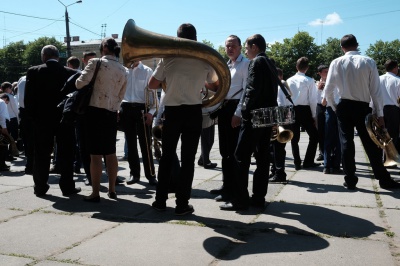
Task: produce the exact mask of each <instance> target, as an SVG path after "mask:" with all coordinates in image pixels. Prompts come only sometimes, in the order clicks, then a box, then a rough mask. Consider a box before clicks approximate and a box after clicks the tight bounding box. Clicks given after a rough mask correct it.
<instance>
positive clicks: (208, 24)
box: [0, 0, 400, 52]
mask: <svg viewBox="0 0 400 266" xmlns="http://www.w3.org/2000/svg"><path fill="white" fill-rule="evenodd" d="M60 1H61V2H63V3H64V5H69V4H72V3H74V2H76V0H60ZM64 12H65V8H64V6H63V5H62V4H61V3H60V2H59V1H58V0H33V1H32V0H12V1H7V4H3V5H1V7H0V37H1V40H2V42H1V43H0V47H3V46H4V45H6V44H8V43H10V42H16V41H20V40H23V41H24V42H26V43H27V42H29V41H33V40H35V39H37V38H39V37H41V36H49V37H55V38H56V39H57V40H59V41H63V37H64V36H65V20H64V19H65V18H64ZM12 13H13V14H12ZM68 13H69V17H70V21H71V23H70V34H71V36H80V39H81V40H90V39H99V38H101V34H102V33H104V32H105V34H106V36H111V34H113V33H117V34H119V36H120V37H121V35H122V31H123V28H124V26H125V23H126V21H127V20H128V19H134V20H135V21H136V24H137V25H138V26H139V27H141V28H144V29H146V30H149V31H152V32H156V33H160V34H165V35H171V36H175V35H176V29H177V28H178V26H179V25H180V24H182V23H185V22H189V23H192V24H193V25H194V26H195V27H196V29H197V38H198V40H199V41H201V40H208V41H210V42H211V43H213V44H214V47H215V48H217V47H218V46H219V45H223V44H224V40H225V38H226V37H227V36H228V35H230V34H236V35H238V36H239V37H240V38H241V39H242V41H244V40H245V39H246V38H247V37H248V36H250V35H252V34H255V33H259V34H262V35H263V36H264V37H265V39H266V40H267V42H269V43H273V42H275V41H282V40H283V39H284V38H292V37H293V36H294V35H295V34H296V33H297V32H298V31H299V30H300V31H306V32H308V33H309V34H310V35H311V36H312V37H314V38H315V43H317V44H321V43H324V42H325V40H326V38H328V37H333V38H341V37H342V36H343V35H345V34H348V33H352V34H354V35H355V36H356V37H357V39H358V42H359V44H360V49H361V52H365V50H366V49H367V48H368V47H369V45H370V44H374V43H375V42H376V41H377V40H383V41H393V40H395V39H398V38H400V34H399V33H400V28H399V18H400V1H399V0H391V1H389V0H334V1H322V0H319V1H311V0H303V1H293V0H289V1H285V0H281V1H268V0H253V1H249V2H247V1H222V0H221V1H218V0H214V1H210V0H202V1H187V0H186V1H178V0H170V1H165V0H144V1H143V0H141V1H137V0H112V1H108V0H107V1H104V0H83V2H82V3H80V4H73V5H71V6H69V7H68ZM21 15H22V16H21ZM104 25H106V27H104ZM102 26H103V27H102Z"/></svg>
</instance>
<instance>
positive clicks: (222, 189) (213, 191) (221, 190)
mask: <svg viewBox="0 0 400 266" xmlns="http://www.w3.org/2000/svg"><path fill="white" fill-rule="evenodd" d="M223 191H224V186H221V187H220V188H216V189H211V190H210V193H211V194H218V195H221V194H222V192H223Z"/></svg>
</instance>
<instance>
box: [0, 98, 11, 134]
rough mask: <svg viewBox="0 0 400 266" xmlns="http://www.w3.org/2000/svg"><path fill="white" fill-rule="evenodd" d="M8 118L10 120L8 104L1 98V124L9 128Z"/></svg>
mask: <svg viewBox="0 0 400 266" xmlns="http://www.w3.org/2000/svg"><path fill="white" fill-rule="evenodd" d="M6 120H10V117H9V116H8V111H7V104H6V102H5V101H3V100H2V99H0V126H1V127H2V128H7V125H6Z"/></svg>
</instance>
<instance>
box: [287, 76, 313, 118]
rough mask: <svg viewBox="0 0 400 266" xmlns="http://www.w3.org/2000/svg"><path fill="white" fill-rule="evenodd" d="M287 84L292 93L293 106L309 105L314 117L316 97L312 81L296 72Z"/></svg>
mask: <svg viewBox="0 0 400 266" xmlns="http://www.w3.org/2000/svg"><path fill="white" fill-rule="evenodd" d="M287 84H288V85H289V88H290V90H291V92H292V100H293V103H294V105H309V106H310V108H311V113H312V116H313V117H316V108H317V96H316V90H317V88H316V86H315V81H314V79H312V78H310V77H308V76H306V74H304V73H301V72H297V73H296V74H295V75H294V76H292V77H290V78H289V79H288V80H287Z"/></svg>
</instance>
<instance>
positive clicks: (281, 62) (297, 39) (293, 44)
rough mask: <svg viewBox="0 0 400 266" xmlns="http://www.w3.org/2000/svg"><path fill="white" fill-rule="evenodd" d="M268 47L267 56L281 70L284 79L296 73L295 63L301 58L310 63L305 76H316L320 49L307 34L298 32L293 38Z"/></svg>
mask: <svg viewBox="0 0 400 266" xmlns="http://www.w3.org/2000/svg"><path fill="white" fill-rule="evenodd" d="M269 47H270V49H269V51H267V55H268V56H269V57H271V58H273V59H274V60H275V62H276V66H277V67H279V68H282V70H283V73H284V78H285V79H287V78H288V77H291V76H293V75H294V74H295V73H296V72H297V70H296V61H297V60H298V59H299V58H300V57H303V56H305V57H307V58H308V60H309V62H310V68H309V70H308V73H307V74H308V75H309V76H314V75H315V74H316V69H317V67H318V65H319V64H318V62H317V57H318V54H319V51H320V47H319V46H318V45H316V44H315V43H314V38H313V37H311V36H310V34H308V32H305V31H300V32H298V33H297V34H296V35H294V36H293V38H285V39H284V40H283V43H279V42H275V43H274V44H271V45H270V46H269Z"/></svg>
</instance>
